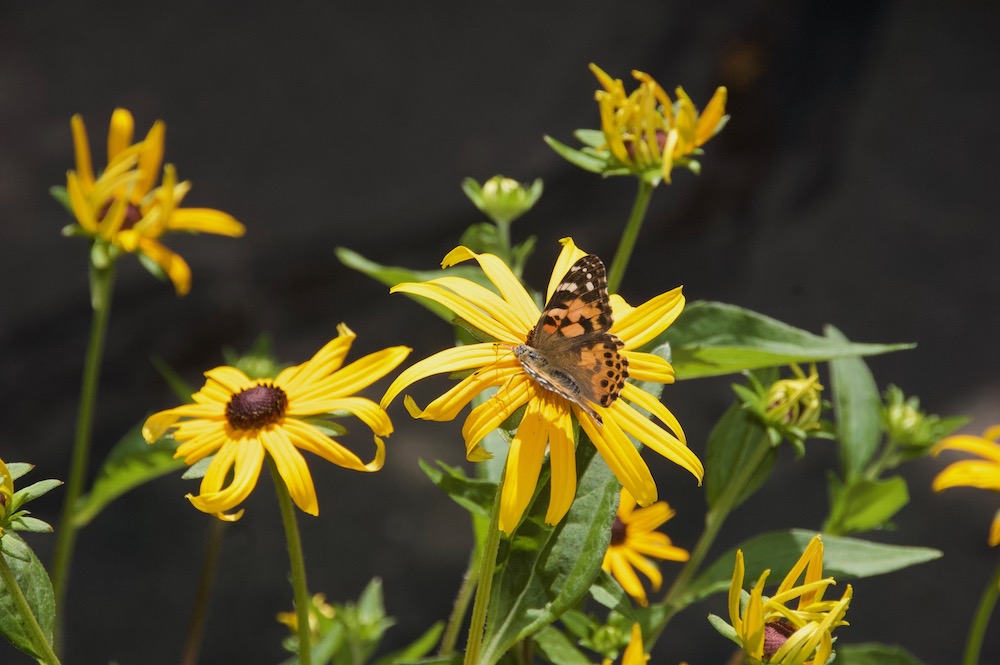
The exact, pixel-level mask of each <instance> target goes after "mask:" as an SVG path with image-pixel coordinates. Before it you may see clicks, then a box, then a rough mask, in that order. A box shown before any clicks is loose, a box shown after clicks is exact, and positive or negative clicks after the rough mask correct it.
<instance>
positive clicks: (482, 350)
mask: <svg viewBox="0 0 1000 665" xmlns="http://www.w3.org/2000/svg"><path fill="white" fill-rule="evenodd" d="M562 242H563V250H562V252H561V253H560V255H559V258H558V259H557V261H556V264H555V268H554V269H553V272H552V278H551V280H550V282H549V287H548V289H547V292H546V293H547V296H548V297H549V298H550V299H551V297H552V294H553V293H554V292H556V290H557V287H559V286H560V284H561V283H562V282H563V279H564V277H565V276H566V275H567V273H568V272H569V271H570V269H571V267H573V266H574V265H575V264H576V263H577V261H578V260H580V259H581V258H583V257H584V256H585V252H583V251H582V250H581V249H579V248H578V247H577V246H576V245H574V244H573V241H572V240H571V239H568V238H567V239H564V240H563V241H562ZM470 259H472V260H475V261H477V262H478V263H479V265H480V267H481V268H482V269H483V271H484V272H485V274H486V277H487V278H488V279H489V280H490V281H491V282H492V283H493V285H494V286H495V287H496V289H497V291H498V292H499V295H498V293H496V292H494V291H491V290H490V289H488V288H486V287H484V286H481V285H479V284H476V283H475V282H472V281H471V280H468V279H463V278H460V277H454V276H445V277H440V278H437V279H433V280H430V281H427V282H423V283H405V284H399V285H397V286H396V287H394V288H393V289H392V291H393V292H401V293H409V294H413V295H419V296H423V297H425V298H429V299H431V300H434V301H436V302H438V303H440V304H442V305H444V306H445V307H447V308H448V309H450V310H451V311H452V312H454V313H455V315H456V316H457V317H459V318H460V319H463V320H464V321H465V322H466V323H467V324H468V325H469V326H470V327H472V328H475V329H477V330H478V331H480V332H481V333H482V334H483V335H484V336H486V337H489V338H491V339H493V340H496V341H495V342H481V343H476V344H468V345H464V346H457V347H455V348H451V349H446V350H444V351H441V352H440V353H437V354H434V355H433V356H431V357H429V358H426V359H424V360H421V361H420V362H418V363H416V364H414V365H413V366H411V367H409V368H407V369H406V370H404V371H403V372H402V373H401V374H400V375H399V376H398V377H397V378H396V380H395V381H393V382H392V384H391V385H390V386H389V388H388V390H387V391H386V394H385V396H384V397H383V398H382V406H383V407H385V406H387V405H388V404H389V403H390V402H391V401H392V400H393V399H394V398H395V397H396V396H397V395H399V394H400V393H401V392H402V391H403V390H404V389H405V388H406V387H407V386H409V385H410V384H412V383H414V382H415V381H418V380H420V379H423V378H426V377H429V376H432V375H435V374H442V373H449V374H450V373H454V372H468V371H472V373H471V374H470V375H469V376H467V377H466V378H464V379H462V380H461V381H460V382H459V383H458V384H457V385H456V386H454V387H453V388H451V389H450V390H448V391H447V392H446V393H444V394H443V395H441V396H440V397H438V398H437V399H435V400H434V401H433V402H431V403H430V404H428V405H427V407H426V408H425V409H420V408H419V407H417V405H416V404H415V403H414V402H413V400H412V399H411V398H409V397H407V398H406V400H405V404H406V406H407V409H408V410H409V412H410V414H411V415H413V416H414V417H416V418H423V419H427V420H452V419H454V418H455V417H456V416H457V415H458V414H459V412H460V411H461V410H462V409H463V408H464V407H465V406H466V405H467V404H469V402H471V401H472V399H473V398H474V397H476V396H477V395H479V394H480V393H481V392H483V391H484V390H486V389H488V388H499V390H497V392H496V394H495V395H493V396H492V397H490V398H489V399H488V400H486V401H485V402H484V403H482V404H480V405H479V406H477V407H475V408H474V409H472V412H471V413H470V414H469V416H468V417H467V418H466V420H465V424H464V426H463V428H462V435H463V437H464V439H465V447H466V457H467V458H468V459H470V460H472V461H482V460H484V459H488V458H489V457H490V456H491V455H490V454H489V453H488V452H487V451H485V450H483V449H482V448H481V447H480V442H481V441H482V440H483V437H485V436H486V434H487V433H489V432H491V431H492V430H494V429H496V428H497V427H499V426H500V425H501V423H503V422H504V421H505V420H506V419H507V418H509V417H510V416H511V415H512V414H514V413H515V412H516V411H518V409H521V408H522V407H524V415H523V417H522V418H521V422H520V425H519V426H518V428H517V431H516V433H515V434H514V436H513V438H512V440H511V443H510V449H509V452H508V455H507V465H506V473H505V476H504V486H503V493H502V496H501V508H500V530H501V531H503V532H504V533H507V534H509V533H511V531H512V530H513V529H514V528H515V527H516V526H517V524H518V522H519V520H520V518H521V516H522V514H523V513H524V510H525V508H526V507H527V506H528V504H529V503H530V501H531V497H532V494H533V493H534V490H535V486H536V484H537V481H538V475H539V472H540V470H541V466H542V462H543V459H544V457H545V453H546V451H548V454H549V460H550V464H551V487H552V490H551V495H550V498H549V506H548V510H547V512H546V516H545V521H546V522H547V523H549V524H555V523H557V522H559V520H561V519H562V517H563V516H564V515H565V514H566V512H567V511H568V510H569V507H570V505H571V504H572V502H573V497H574V495H575V493H576V466H575V457H574V429H573V419H574V417H575V418H576V419H577V420H578V421H579V423H580V426H581V427H582V428H583V431H584V432H586V434H587V436H588V437H589V438H590V440H591V441H592V442H593V444H594V446H596V448H597V450H598V451H599V452H600V454H601V455H602V456H603V457H604V459H605V460H606V461H607V463H608V466H609V467H610V468H611V470H612V471H613V472H614V473H615V475H616V476H617V477H618V479H619V480H620V481H621V483H622V484H623V485H624V486H625V487H626V488H627V489H628V491H629V492H630V493H631V494H632V496H634V497H635V498H636V500H637V501H638V502H639V504H640V505H643V506H648V505H650V504H652V503H654V502H655V501H656V484H655V483H654V482H653V478H652V476H651V475H650V473H649V468H648V467H647V466H646V463H645V462H644V461H643V460H642V457H641V456H640V455H639V452H638V451H637V450H636V448H635V446H634V445H633V444H632V442H631V441H630V440H629V435H631V436H633V437H635V438H636V439H637V440H638V441H640V442H641V443H643V444H644V445H645V446H646V447H648V448H651V449H652V450H654V451H656V452H657V453H659V454H661V455H663V456H665V457H666V458H667V459H669V460H671V461H673V462H675V463H676V464H678V465H680V466H682V467H684V468H685V469H687V470H689V471H690V472H691V473H692V474H694V475H695V476H696V477H697V478H698V479H699V482H700V480H701V478H702V476H703V474H704V469H703V467H702V464H701V462H700V461H699V460H698V457H697V456H696V455H695V454H694V453H693V452H691V451H690V450H689V449H688V447H687V445H686V443H685V439H684V432H683V430H682V429H681V426H680V423H678V422H677V419H676V418H675V417H674V415H673V414H672V413H671V412H670V411H669V410H668V409H667V408H666V407H665V406H663V404H662V403H660V401H659V400H658V399H656V398H655V397H653V396H652V395H650V394H649V393H647V392H645V391H644V390H642V389H641V388H640V387H639V386H638V385H634V384H632V383H625V382H624V381H620V379H621V377H622V371H621V368H618V369H616V368H614V367H612V368H610V369H608V371H609V372H611V373H612V374H614V375H615V379H614V380H615V381H616V383H615V384H614V385H613V386H611V385H608V386H605V387H604V388H603V389H604V390H614V393H613V395H612V394H608V395H606V397H608V398H609V399H607V400H606V401H607V403H606V404H603V405H602V404H597V403H591V402H588V401H587V400H585V399H580V398H575V399H568V398H567V397H566V396H564V395H565V394H568V393H566V391H565V390H564V391H562V392H557V391H556V390H555V389H553V387H552V386H551V381H552V380H555V378H554V377H555V376H556V375H561V376H562V377H563V378H566V375H565V373H563V372H562V370H560V369H559V368H558V367H553V368H551V369H550V370H548V371H549V374H548V379H547V378H546V376H545V375H544V373H543V370H542V369H541V368H539V366H538V365H537V364H536V363H537V362H542V361H541V360H539V359H536V360H534V361H533V360H530V358H529V357H526V355H525V354H526V353H527V356H530V355H531V354H530V353H528V352H530V351H531V349H530V347H527V346H526V343H527V341H528V339H529V338H530V337H531V335H532V331H533V330H534V329H535V327H536V325H537V324H539V323H540V321H539V318H540V317H541V316H542V313H541V312H540V310H539V309H538V306H537V305H536V304H535V301H534V300H533V299H532V297H531V296H530V295H529V294H528V292H527V291H526V290H525V289H524V287H523V286H521V283H520V282H519V281H518V280H517V278H516V277H515V276H514V274H513V273H512V272H511V270H510V268H509V267H508V266H507V265H506V264H504V263H503V261H501V260H500V259H499V258H497V257H496V256H494V255H492V254H476V253H475V252H472V251H471V250H469V249H468V248H466V247H457V248H455V249H454V250H452V251H451V252H449V253H448V255H447V256H446V257H445V258H444V260H443V261H442V264H441V265H442V266H443V267H448V266H453V265H455V264H457V263H461V262H463V261H468V260H470ZM563 286H564V289H569V288H570V287H569V286H566V285H563ZM587 286H588V285H587V284H584V285H579V286H574V287H572V288H581V289H586V288H587ZM589 286H593V285H589ZM602 286H603V285H602ZM591 304H593V303H591ZM610 307H611V310H612V311H613V317H612V318H613V323H612V325H611V326H610V328H609V334H610V335H612V336H613V337H614V338H615V339H616V340H618V341H620V343H621V346H620V348H619V349H611V348H610V347H609V348H607V349H604V352H605V353H606V354H607V355H609V356H615V354H619V352H620V354H619V355H620V356H621V358H623V359H624V362H619V363H618V364H619V365H622V364H626V365H627V373H628V376H630V377H631V378H633V379H635V380H637V381H652V382H657V383H673V380H674V371H673V367H671V365H670V363H669V362H667V361H666V360H665V359H663V358H661V357H660V356H657V355H655V354H652V353H645V352H640V351H638V350H637V349H639V348H640V347H641V346H643V345H644V344H646V343H647V342H649V341H651V340H652V339H653V338H655V337H656V336H657V335H658V334H659V333H661V332H662V331H663V330H665V329H666V328H667V327H668V326H669V325H670V324H671V323H673V321H674V319H676V318H677V316H678V315H679V314H680V312H681V310H682V309H683V307H684V296H683V295H681V290H680V288H677V289H674V290H672V291H668V292H667V293H664V294H661V295H659V296H656V297H654V298H652V299H651V300H649V301H647V302H646V303H643V304H642V305H640V306H638V307H631V306H629V305H628V304H627V303H626V302H625V301H624V300H623V299H622V298H620V297H619V296H617V295H615V296H612V297H611V299H610ZM553 314H556V315H558V312H554V313H553V312H547V313H546V316H547V317H551V316H552V315H553ZM576 316H579V313H577V314H576ZM569 318H572V317H569ZM567 320H568V319H567ZM542 323H551V322H550V321H549V319H548V318H546V320H545V321H543V322H542ZM566 327H567V328H569V331H568V332H567V331H564V333H563V336H564V337H565V336H567V335H568V334H573V333H577V334H578V333H579V332H580V331H581V330H582V326H581V324H580V323H579V322H577V323H574V324H573V325H570V326H566ZM553 336H555V335H553ZM551 341H552V340H549V342H551ZM609 344H610V342H609ZM615 344H617V342H615ZM592 351H594V350H593V349H592V350H591V352H592ZM591 355H593V354H592V353H591ZM522 358H524V360H522ZM555 358H556V359H558V361H559V362H564V363H573V362H581V361H582V358H583V356H582V355H581V350H580V349H574V348H572V344H570V345H569V349H566V350H564V351H563V352H562V355H557V356H556V357H555ZM609 359H610V358H609ZM602 362H603V361H602ZM554 364H555V363H554ZM564 369H567V370H571V371H574V372H576V373H577V374H580V375H581V376H583V377H584V378H586V379H587V380H591V381H593V382H595V386H596V384H597V383H598V382H602V381H603V382H604V383H608V381H605V380H604V375H603V374H601V373H597V372H596V370H594V369H590V370H584V371H583V372H582V374H581V372H579V371H577V368H571V367H567V368H564ZM603 369H604V368H603V367H602V370H601V371H602V372H603ZM588 371H589V372H590V374H587V372H588ZM619 381H620V382H619ZM546 384H549V385H546ZM577 387H579V386H577ZM619 391H620V392H619ZM643 412H646V413H650V414H652V415H653V416H654V417H655V418H656V419H657V420H658V421H659V422H660V423H662V425H664V426H666V427H667V428H669V430H670V431H668V430H667V429H665V428H664V427H663V426H661V425H659V424H657V423H655V422H653V421H651V420H650V419H649V418H647V417H646V416H645V415H644V413H643Z"/></svg>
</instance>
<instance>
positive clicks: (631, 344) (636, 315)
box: [611, 286, 684, 350]
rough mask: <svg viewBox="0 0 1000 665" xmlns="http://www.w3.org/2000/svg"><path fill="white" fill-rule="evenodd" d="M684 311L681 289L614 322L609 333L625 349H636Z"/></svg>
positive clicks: (664, 294)
mask: <svg viewBox="0 0 1000 665" xmlns="http://www.w3.org/2000/svg"><path fill="white" fill-rule="evenodd" d="M683 309H684V296H683V294H682V292H681V287H679V286H678V287H677V288H676V289H672V290H670V291H667V292H666V293H661V294H660V295H658V296H656V297H654V298H651V299H649V300H647V301H646V302H644V303H642V304H641V305H639V306H638V307H635V308H633V309H632V310H631V311H629V313H628V314H626V315H625V316H623V317H622V318H620V319H617V320H615V322H614V324H613V325H612V326H611V332H612V333H614V334H615V335H618V336H619V337H620V338H621V340H622V341H623V342H625V349H626V350H631V349H638V348H639V347H641V346H643V345H645V344H647V343H649V342H651V341H652V340H653V339H655V338H656V336H657V335H659V334H660V333H662V332H663V331H664V330H666V329H667V328H668V327H670V324H671V323H673V322H674V321H675V320H676V319H677V317H678V316H680V313H681V311H683Z"/></svg>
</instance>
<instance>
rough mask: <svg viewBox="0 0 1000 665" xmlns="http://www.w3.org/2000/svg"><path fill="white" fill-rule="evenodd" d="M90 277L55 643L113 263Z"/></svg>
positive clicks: (57, 561) (55, 572) (60, 543)
mask: <svg viewBox="0 0 1000 665" xmlns="http://www.w3.org/2000/svg"><path fill="white" fill-rule="evenodd" d="M90 280H91V283H90V289H91V304H92V306H93V309H94V317H93V319H92V320H91V324H90V339H89V340H88V342H87V355H86V356H85V357H84V362H83V379H82V381H81V385H80V405H79V410H78V411H77V419H76V433H75V435H74V438H73V453H72V458H71V460H70V467H69V478H68V480H67V481H66V499H65V501H64V502H63V508H62V515H61V517H60V519H59V529H58V531H57V532H56V546H55V554H54V557H53V562H52V591H53V594H54V597H55V605H56V629H55V639H56V644H57V645H58V644H59V642H60V641H61V636H62V629H63V615H64V614H65V612H64V611H63V610H64V607H63V605H64V602H65V600H66V586H67V584H68V581H69V572H70V564H71V562H72V560H73V547H74V545H75V544H76V533H77V527H76V525H74V524H73V513H74V511H75V509H76V504H77V502H78V501H79V499H80V495H82V494H83V484H84V482H85V481H86V479H87V466H88V464H89V461H90V440H91V437H92V434H93V429H94V427H93V424H94V407H95V406H96V404H97V384H98V381H99V379H100V376H101V356H102V355H103V354H104V343H105V338H106V334H107V329H108V315H109V313H110V311H111V291H112V287H113V285H114V264H113V263H112V264H109V265H108V266H107V267H105V268H93V267H92V268H91V272H90Z"/></svg>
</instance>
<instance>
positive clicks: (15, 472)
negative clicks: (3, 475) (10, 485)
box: [7, 462, 35, 480]
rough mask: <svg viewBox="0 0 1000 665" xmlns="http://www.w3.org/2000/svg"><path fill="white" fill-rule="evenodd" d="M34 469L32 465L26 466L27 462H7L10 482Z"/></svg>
mask: <svg viewBox="0 0 1000 665" xmlns="http://www.w3.org/2000/svg"><path fill="white" fill-rule="evenodd" d="M34 468H35V465H34V464H28V463H27V462H7V471H9V472H10V479H11V480H17V479H18V478H20V477H21V476H23V475H24V474H26V473H28V472H29V471H31V470H32V469H34Z"/></svg>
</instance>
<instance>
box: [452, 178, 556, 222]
mask: <svg viewBox="0 0 1000 665" xmlns="http://www.w3.org/2000/svg"><path fill="white" fill-rule="evenodd" d="M462 191H464V192H465V195H466V196H468V197H469V200H470V201H472V202H473V203H474V204H475V205H476V207H477V208H479V210H480V211H482V213H483V214H484V215H486V216H487V217H489V218H490V219H491V220H493V222H495V223H496V224H501V225H506V224H510V223H511V222H513V221H514V220H515V219H517V218H518V217H520V216H521V215H523V214H524V213H526V212H528V211H529V210H531V208H532V206H534V205H535V203H537V202H538V199H539V197H541V195H542V181H541V180H535V181H534V182H533V183H531V185H530V186H529V185H527V184H522V183H519V182H518V181H516V180H513V179H511V178H505V177H503V176H502V175H495V176H493V177H492V178H490V179H489V180H487V181H486V182H484V183H483V184H482V186H480V185H479V183H478V182H476V181H475V180H473V179H472V178H466V179H465V180H463V181H462Z"/></svg>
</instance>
